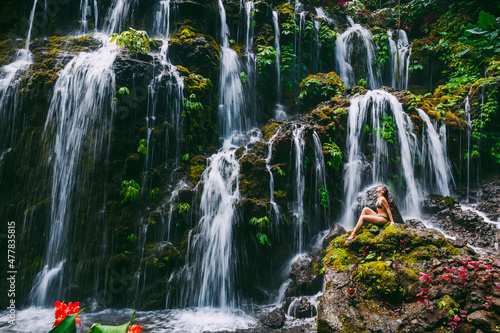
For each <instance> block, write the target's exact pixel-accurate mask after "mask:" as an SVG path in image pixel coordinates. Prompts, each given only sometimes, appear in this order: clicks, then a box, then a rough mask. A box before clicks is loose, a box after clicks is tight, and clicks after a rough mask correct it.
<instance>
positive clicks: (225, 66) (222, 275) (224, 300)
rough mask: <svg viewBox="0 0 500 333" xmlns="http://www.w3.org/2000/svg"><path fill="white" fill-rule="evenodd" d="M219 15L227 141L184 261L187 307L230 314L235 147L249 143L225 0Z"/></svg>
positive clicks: (213, 164)
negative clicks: (189, 263)
mask: <svg viewBox="0 0 500 333" xmlns="http://www.w3.org/2000/svg"><path fill="white" fill-rule="evenodd" d="M219 13H220V17H221V36H222V47H221V53H222V54H221V62H220V67H221V69H220V75H221V79H220V84H219V98H220V100H219V118H220V122H221V124H220V128H221V133H222V138H223V140H224V143H223V145H222V148H221V149H220V150H219V152H218V153H216V154H214V155H212V156H211V157H210V158H209V159H208V161H207V168H206V169H205V171H204V172H203V174H202V176H201V181H200V184H203V189H202V191H201V195H200V194H199V193H198V195H200V207H199V208H200V216H201V218H200V220H199V223H198V226H197V227H196V232H197V234H196V235H194V236H192V238H193V240H192V245H191V247H190V249H189V251H188V254H187V258H186V262H190V261H191V260H193V265H192V266H191V267H187V268H186V278H185V280H186V281H185V283H186V284H187V286H185V288H183V293H184V299H185V302H186V304H187V305H195V306H199V307H204V306H215V307H220V308H221V309H223V310H229V309H232V308H234V307H235V306H236V305H237V297H236V295H235V291H234V267H233V266H234V265H235V262H234V259H233V256H234V252H235V251H234V249H233V242H232V233H233V228H232V225H233V221H234V219H235V209H234V205H235V203H236V202H238V201H239V199H240V191H239V183H238V181H239V171H240V165H239V163H238V160H237V158H236V156H235V149H236V148H237V146H236V145H235V143H236V144H240V143H242V142H246V141H248V139H247V136H245V135H244V134H243V132H244V131H246V130H247V124H248V120H247V119H243V118H245V116H244V114H243V113H242V107H243V105H244V101H245V98H244V92H243V89H242V85H241V80H240V78H239V73H240V72H241V66H240V64H239V61H238V55H237V54H236V52H235V51H234V50H232V49H230V48H229V36H230V34H229V27H228V26H227V23H226V11H225V9H224V6H223V4H222V0H219ZM198 189H199V188H198Z"/></svg>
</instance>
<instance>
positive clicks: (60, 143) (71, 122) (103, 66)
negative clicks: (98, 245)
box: [31, 35, 116, 305]
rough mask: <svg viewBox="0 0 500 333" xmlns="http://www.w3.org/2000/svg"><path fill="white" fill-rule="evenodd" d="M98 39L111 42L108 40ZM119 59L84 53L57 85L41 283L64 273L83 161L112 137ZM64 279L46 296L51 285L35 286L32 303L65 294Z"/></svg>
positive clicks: (48, 134)
mask: <svg viewBox="0 0 500 333" xmlns="http://www.w3.org/2000/svg"><path fill="white" fill-rule="evenodd" d="M96 37H98V38H100V39H101V40H102V42H103V43H105V44H106V43H107V42H106V40H107V37H106V36H104V35H99V36H96ZM115 57H116V52H115V51H114V48H110V47H103V48H101V49H99V50H98V51H96V52H93V53H86V52H82V53H80V54H78V56H77V57H75V58H74V59H73V60H71V61H70V63H68V64H67V65H66V66H65V68H64V70H62V71H61V72H60V74H59V77H58V79H57V81H56V84H55V86H54V94H53V96H52V99H51V101H50V108H49V112H48V115H47V120H46V123H45V130H44V137H45V138H47V139H49V140H52V143H51V144H50V146H49V147H48V149H49V151H50V154H51V156H50V162H51V163H52V186H51V197H52V200H51V205H50V220H51V224H50V231H49V234H48V239H47V248H46V251H45V257H44V258H45V260H44V262H45V265H46V268H44V269H43V271H42V272H40V273H39V276H38V277H37V281H45V278H44V277H43V276H44V274H45V273H50V272H53V270H52V269H53V268H54V267H58V266H59V265H61V269H60V270H58V272H62V271H64V266H63V263H64V262H65V261H66V255H67V250H68V249H67V246H68V244H67V242H68V237H67V235H68V229H69V222H70V221H71V220H72V219H71V217H72V210H74V198H75V197H77V196H78V194H77V192H76V191H77V188H76V184H77V183H79V184H83V183H84V179H85V177H88V176H89V174H88V173H89V172H88V171H86V170H85V167H84V166H83V165H81V163H80V159H81V158H82V156H83V155H85V156H89V155H90V156H93V157H94V158H98V156H100V155H101V153H102V152H103V148H104V147H106V145H105V143H106V142H107V141H108V140H109V138H108V137H107V134H106V133H108V135H109V133H110V130H111V125H112V122H113V117H112V114H107V113H108V112H107V111H106V109H105V108H106V107H105V106H106V105H109V104H110V102H111V98H112V96H113V94H114V93H113V89H114V87H115V79H114V73H113V71H112V65H113V62H114V60H115ZM103 108H104V110H103ZM62 277H63V274H62V273H60V274H58V275H57V274H54V275H53V276H52V281H54V280H55V279H56V278H57V279H58V282H59V283H58V286H56V288H59V289H58V290H57V292H50V293H48V292H47V291H48V290H49V288H50V287H51V286H50V281H49V286H48V287H45V286H44V285H42V284H38V285H37V284H35V285H34V287H33V289H32V292H31V299H32V301H33V302H34V303H35V304H37V305H44V304H46V302H47V301H49V300H48V299H47V296H48V295H54V296H55V295H60V294H61V287H62ZM52 283H54V282H52ZM50 301H52V300H50Z"/></svg>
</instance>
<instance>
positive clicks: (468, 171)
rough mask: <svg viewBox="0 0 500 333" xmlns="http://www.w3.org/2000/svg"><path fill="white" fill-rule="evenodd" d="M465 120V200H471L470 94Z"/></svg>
mask: <svg viewBox="0 0 500 333" xmlns="http://www.w3.org/2000/svg"><path fill="white" fill-rule="evenodd" d="M464 117H465V121H466V122H467V190H466V194H465V198H466V199H465V200H466V202H467V203H468V202H469V196H470V154H471V152H470V138H471V133H472V121H471V120H470V103H469V95H467V97H466V98H465V113H464Z"/></svg>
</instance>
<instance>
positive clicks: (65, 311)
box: [54, 301, 82, 327]
mask: <svg viewBox="0 0 500 333" xmlns="http://www.w3.org/2000/svg"><path fill="white" fill-rule="evenodd" d="M64 302H65V301H62V303H61V302H59V301H57V302H55V303H54V306H55V307H56V321H55V322H54V326H56V325H57V324H59V323H60V322H61V321H63V320H64V318H66V317H67V316H68V315H71V314H75V313H78V312H80V302H75V303H73V302H69V304H64ZM75 324H80V327H81V326H82V323H81V322H80V315H78V316H76V318H75Z"/></svg>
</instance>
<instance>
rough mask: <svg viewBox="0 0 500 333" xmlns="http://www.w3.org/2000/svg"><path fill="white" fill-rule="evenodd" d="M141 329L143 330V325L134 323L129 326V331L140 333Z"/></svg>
mask: <svg viewBox="0 0 500 333" xmlns="http://www.w3.org/2000/svg"><path fill="white" fill-rule="evenodd" d="M141 330H142V326H141V325H132V326H130V327H129V329H128V332H127V333H140V332H141Z"/></svg>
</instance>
